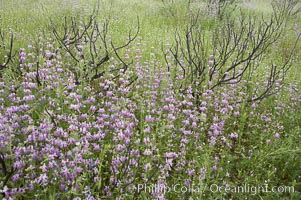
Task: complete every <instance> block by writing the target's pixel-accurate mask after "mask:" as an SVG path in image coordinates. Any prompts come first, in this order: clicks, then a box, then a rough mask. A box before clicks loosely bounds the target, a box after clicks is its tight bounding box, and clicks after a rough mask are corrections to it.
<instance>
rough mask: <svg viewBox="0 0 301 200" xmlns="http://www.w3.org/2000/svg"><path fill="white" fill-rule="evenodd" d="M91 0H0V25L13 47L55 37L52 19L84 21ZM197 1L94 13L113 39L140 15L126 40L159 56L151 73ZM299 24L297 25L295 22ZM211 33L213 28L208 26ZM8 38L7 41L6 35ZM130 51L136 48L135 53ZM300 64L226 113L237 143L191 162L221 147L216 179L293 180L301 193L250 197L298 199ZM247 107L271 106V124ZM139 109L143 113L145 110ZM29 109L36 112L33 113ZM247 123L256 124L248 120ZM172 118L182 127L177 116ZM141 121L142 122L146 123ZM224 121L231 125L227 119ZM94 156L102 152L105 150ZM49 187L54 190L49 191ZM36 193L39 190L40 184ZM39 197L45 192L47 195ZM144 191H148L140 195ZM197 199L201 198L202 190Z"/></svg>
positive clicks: (102, 7)
mask: <svg viewBox="0 0 301 200" xmlns="http://www.w3.org/2000/svg"><path fill="white" fill-rule="evenodd" d="M270 2H271V1H270V0H266V1H261V0H252V1H251V3H250V4H252V5H254V6H252V7H246V8H244V9H245V11H246V10H247V11H249V13H250V14H251V15H256V16H258V17H260V15H261V14H264V15H266V14H268V13H270V12H271V11H272V9H271V6H269V5H270ZM96 3H97V1H96V0H85V1H81V0H62V1H61V0H26V1H24V0H10V1H7V0H0V29H1V30H2V31H3V32H4V33H6V35H7V36H8V33H9V32H13V33H14V36H15V44H14V45H15V46H14V48H15V51H17V52H18V51H19V48H26V47H27V46H28V45H34V44H35V43H36V42H37V37H38V36H39V35H42V36H43V37H44V38H49V37H50V38H53V34H52V28H51V21H52V22H53V24H55V26H56V27H59V26H60V24H62V22H63V18H64V17H72V16H76V17H77V18H78V19H80V20H84V19H85V18H86V17H87V16H88V15H89V14H90V13H91V12H92V10H93V8H94V5H96ZM198 8H202V9H203V12H204V3H197V2H196V3H192V4H191V7H190V8H188V6H187V1H185V0H177V1H176V4H170V3H166V4H163V3H162V1H160V0H100V1H99V15H98V19H99V23H100V24H102V23H103V22H104V19H106V18H109V19H110V28H109V36H110V37H111V38H112V41H114V43H116V44H123V43H125V41H126V39H127V35H128V33H129V31H131V30H132V32H133V33H134V32H135V30H136V28H137V22H138V18H139V22H140V32H139V36H138V37H137V39H136V40H135V42H134V43H132V44H131V50H132V51H135V49H136V44H137V43H140V45H141V48H140V47H139V48H140V49H141V51H142V52H141V55H142V57H143V58H142V59H141V61H142V62H143V61H146V62H155V61H156V62H158V63H156V64H154V63H153V65H151V66H152V67H153V69H154V70H153V73H155V71H156V70H157V69H156V68H160V69H163V71H164V70H165V68H166V67H165V63H164V58H163V54H162V49H163V50H166V49H167V45H168V44H174V34H175V32H176V31H177V30H178V31H179V32H180V34H182V33H183V31H184V30H185V27H186V26H187V25H188V23H189V10H190V9H192V10H196V9H198ZM236 12H238V11H235V13H236ZM232 14H233V13H232ZM234 15H235V14H234ZM201 17H202V18H201V19H200V21H201V22H200V23H202V25H203V27H204V29H208V30H210V28H212V27H215V26H217V23H215V22H216V21H215V20H214V19H211V18H209V17H208V16H206V14H205V13H201ZM300 21H301V17H300V13H299V15H296V18H295V19H292V20H291V21H290V23H291V24H290V27H292V29H290V30H287V32H286V33H285V34H284V36H283V37H282V38H281V39H280V40H279V41H278V42H277V43H275V44H273V46H272V49H270V52H269V54H268V55H267V59H266V60H265V62H264V63H260V67H259V70H258V71H259V72H258V74H257V76H258V77H254V78H253V79H252V81H253V82H255V81H257V80H260V79H261V78H262V77H261V75H263V74H264V73H266V68H265V66H266V65H268V64H270V62H274V63H281V62H282V61H283V58H285V56H287V52H288V51H287V49H291V47H292V46H293V45H294V43H293V41H294V40H295V39H296V33H295V31H294V30H293V27H294V23H298V22H300ZM297 25H298V24H297ZM299 28H301V27H300V26H299ZM208 32H209V33H210V31H208ZM209 38H211V36H210V35H208V36H207V39H208V40H209ZM6 40H7V41H8V39H6ZM137 48H138V47H137ZM300 53H301V44H300V42H299V44H298V45H297V47H296V55H298V54H299V55H300ZM132 54H133V55H134V53H133V52H132ZM0 56H3V55H0ZM300 63H301V57H300V56H297V57H295V58H294V60H293V63H292V64H293V67H292V68H291V70H290V71H289V72H288V75H287V77H286V79H285V80H286V83H285V85H284V88H283V89H282V90H281V92H280V93H279V94H278V95H277V96H276V97H271V98H268V99H265V100H264V101H262V103H261V104H260V107H259V108H257V110H255V111H254V110H252V108H251V107H250V106H249V105H248V106H246V108H243V109H241V111H242V113H241V115H240V117H239V118H238V119H233V121H231V120H230V122H229V123H232V122H233V123H234V122H235V123H239V126H238V128H237V130H236V128H233V130H227V131H228V132H229V133H230V132H232V131H234V130H235V131H238V134H239V136H240V137H239V141H238V144H237V146H236V147H233V148H232V149H228V150H223V149H222V148H220V149H210V148H209V147H208V148H207V147H206V148H205V149H204V150H203V151H202V153H204V154H203V155H201V158H200V159H199V160H202V161H203V162H204V164H203V163H202V165H201V164H200V163H197V164H196V165H198V164H199V165H200V166H204V165H205V166H208V168H210V166H212V163H213V161H212V159H214V158H212V155H219V154H221V155H220V156H221V161H220V163H219V165H220V167H221V168H222V170H221V171H220V172H219V173H218V174H217V175H216V177H215V178H216V180H215V181H216V183H219V184H223V181H224V180H225V181H227V182H228V183H230V184H233V185H243V184H246V183H247V184H250V185H263V184H265V183H269V184H271V185H277V184H278V183H281V184H282V185H284V184H285V185H289V186H294V187H295V190H297V191H298V192H299V193H297V192H296V193H294V194H290V195H286V196H285V195H283V196H282V195H281V194H277V193H276V194H274V193H273V194H272V193H267V194H266V193H265V194H261V195H262V196H260V195H257V196H256V197H255V196H254V199H267V200H268V199H285V198H286V199H299V197H300V192H301V184H300V183H301V181H300V180H301V179H300V178H301V177H300V176H301V169H300V166H301V160H300V156H301V149H300V147H301V142H300V141H301V140H300V139H301V125H300V122H301V108H300V107H298V106H300V105H301V104H300V102H295V101H293V100H292V98H295V99H298V98H300V97H298V95H299V96H300V91H301V73H300V70H301V65H300ZM7 76H8V75H7ZM4 77H5V76H4ZM291 85H295V87H296V89H297V91H295V92H293V91H290V86H291ZM53 96H55V95H53ZM300 99H301V98H300ZM299 101H300V100H299ZM290 102H295V104H294V105H290ZM281 103H283V104H285V105H286V106H287V107H285V108H284V110H282V111H281V112H280V113H278V114H277V110H276V109H275V107H277V106H279V105H280V104H281ZM38 109H39V108H37V110H38ZM145 109H146V108H145ZM252 111H254V112H255V113H260V114H262V113H263V114H265V113H270V114H271V116H270V117H271V119H272V123H271V124H270V125H269V127H266V123H265V122H264V121H260V120H258V119H259V118H260V117H258V116H256V114H255V116H253V115H250V112H252ZM143 112H144V111H141V113H140V115H141V116H143ZM33 115H35V114H34V113H33ZM258 115H259V114H258ZM143 117H144V116H143ZM143 117H141V118H143ZM36 118H42V117H41V116H39V117H36ZM208 118H209V117H208ZM166 124H168V120H163V119H162V121H161V122H160V123H158V124H157V127H156V128H157V129H156V130H157V131H158V132H160V130H161V129H160V128H162V127H163V128H164V126H165V125H166ZM249 124H253V125H254V124H255V125H256V126H255V127H249ZM177 125H178V126H181V124H180V122H179V123H178V124H177ZM141 126H142V127H143V124H141ZM229 126H230V127H232V126H231V124H230V125H229ZM279 126H283V130H281V133H280V135H281V139H279V140H277V139H275V138H274V137H273V135H274V132H275V131H276V130H278V129H279V128H278V127H279ZM262 130H266V132H262ZM160 141H162V144H164V145H168V138H165V137H164V135H163V136H162V138H158V142H160ZM269 142H270V143H271V144H270V143H269ZM268 143H269V144H268ZM99 156H100V157H103V152H102V154H100V155H99ZM187 156H188V157H189V156H195V155H187ZM226 173H230V176H231V177H227V176H226ZM208 179H210V177H209V178H208ZM205 181H206V180H205ZM48 192H49V191H48ZM52 192H53V193H54V191H52ZM40 193H43V192H41V191H40ZM51 195H52V196H51V199H55V195H54V194H51ZM206 195H207V196H210V198H212V199H224V198H225V197H224V196H222V195H221V194H218V193H217V194H210V192H208V191H207V192H206ZM171 196H172V195H171ZM207 196H206V197H205V198H207ZM173 197H174V196H173ZM226 197H227V196H226ZM44 198H45V199H46V198H47V196H44ZM49 198H50V197H49ZM147 198H148V197H145V199H147ZM229 198H230V197H229ZM243 198H247V199H253V197H252V196H250V197H248V196H246V194H233V199H243ZM197 199H202V197H198V198H197Z"/></svg>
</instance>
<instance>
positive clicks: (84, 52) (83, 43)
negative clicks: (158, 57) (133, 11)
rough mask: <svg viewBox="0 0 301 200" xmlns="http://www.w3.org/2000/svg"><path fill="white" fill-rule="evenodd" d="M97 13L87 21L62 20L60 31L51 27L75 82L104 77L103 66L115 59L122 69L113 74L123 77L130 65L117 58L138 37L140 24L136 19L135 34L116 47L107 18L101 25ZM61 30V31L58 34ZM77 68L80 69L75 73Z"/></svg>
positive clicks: (129, 35) (66, 18)
mask: <svg viewBox="0 0 301 200" xmlns="http://www.w3.org/2000/svg"><path fill="white" fill-rule="evenodd" d="M97 13H98V11H97V9H96V10H94V12H93V13H92V14H91V15H90V16H89V18H88V19H86V20H82V21H81V20H79V19H77V18H75V17H70V18H68V17H65V18H64V21H63V23H62V25H61V27H60V28H58V27H57V26H56V25H54V24H53V25H52V31H53V34H54V36H55V38H56V40H57V41H58V42H59V44H60V48H61V49H63V50H65V52H66V53H67V54H68V55H69V56H70V57H71V59H72V60H73V66H75V67H72V68H70V70H72V71H73V72H74V74H75V77H76V79H77V81H76V84H79V83H80V81H79V79H80V78H82V79H85V80H87V81H91V80H94V79H97V78H99V77H101V76H103V74H104V73H105V69H104V64H105V63H106V62H108V61H109V60H110V57H111V56H113V55H114V56H115V58H116V59H118V60H119V61H120V62H121V63H122V67H121V68H119V69H118V70H116V69H115V71H122V72H123V73H124V72H125V71H126V70H127V69H128V67H129V63H126V62H125V61H124V60H123V59H122V58H121V56H120V55H119V50H121V49H124V48H126V47H127V46H129V45H130V43H132V42H133V41H134V40H135V38H136V37H137V36H138V33H139V29H140V23H139V18H138V20H137V21H138V22H137V23H138V25H137V31H136V32H135V33H134V34H132V32H131V31H130V32H129V33H128V38H127V42H126V43H125V44H123V45H120V46H116V45H115V44H114V42H113V41H112V40H111V39H110V37H109V34H108V32H109V25H110V18H108V19H105V20H104V22H103V23H100V22H99V20H98V19H97V17H98V14H97ZM60 30H61V31H60ZM78 68H80V69H78Z"/></svg>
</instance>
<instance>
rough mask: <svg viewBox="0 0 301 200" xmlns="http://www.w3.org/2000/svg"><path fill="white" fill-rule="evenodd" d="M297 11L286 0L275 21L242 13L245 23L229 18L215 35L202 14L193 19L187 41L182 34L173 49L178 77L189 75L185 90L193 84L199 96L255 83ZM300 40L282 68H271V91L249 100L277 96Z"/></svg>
mask: <svg viewBox="0 0 301 200" xmlns="http://www.w3.org/2000/svg"><path fill="white" fill-rule="evenodd" d="M294 10H295V4H294V3H293V2H292V1H289V0H285V1H281V2H274V3H273V13H272V14H271V16H270V17H269V18H266V17H264V16H262V17H260V18H258V17H254V16H247V15H245V14H243V12H241V13H240V16H239V17H238V18H239V20H236V19H233V17H231V16H230V15H226V16H225V18H224V19H223V20H221V21H220V23H219V25H218V26H215V28H214V29H213V30H210V32H209V33H210V34H208V32H205V31H204V30H203V27H202V26H201V25H200V23H199V18H200V13H197V14H195V15H192V16H191V21H190V24H189V25H188V26H187V28H186V30H185V35H184V37H183V36H181V34H180V33H179V32H177V33H176V35H175V44H174V45H173V46H172V47H171V48H170V49H169V52H170V54H171V56H172V58H173V59H172V60H173V62H174V65H175V66H176V67H175V69H176V70H177V69H179V71H177V73H182V75H183V76H184V77H185V78H184V80H183V82H182V84H181V85H180V88H181V89H183V91H184V90H186V88H187V85H191V84H192V85H193V86H194V95H200V94H201V93H202V90H203V89H204V87H203V86H204V85H207V86H208V87H207V89H211V90H214V89H216V88H217V87H221V86H223V85H226V84H238V83H242V80H245V81H248V80H251V79H252V77H253V76H254V73H255V72H256V70H257V68H258V65H257V64H256V63H259V62H261V61H263V59H265V58H266V56H267V55H268V52H269V51H271V46H272V44H274V43H275V42H276V41H278V39H279V38H280V36H282V34H283V33H284V31H285V30H286V29H287V23H288V20H289V18H290V17H291V16H292V15H293V13H294ZM299 40H300V34H298V36H297V38H296V40H295V42H294V45H293V46H292V47H291V49H290V50H288V51H289V53H288V56H286V57H285V58H283V60H282V64H281V65H279V63H278V65H276V64H275V63H273V62H272V63H271V64H270V65H269V67H268V68H267V69H266V70H269V71H270V73H269V77H268V78H267V80H266V81H265V82H266V86H265V88H264V89H263V90H261V92H260V93H258V94H256V97H254V96H253V97H252V98H250V99H248V100H247V101H256V100H262V99H264V98H265V97H268V96H270V95H272V94H274V93H275V92H277V91H275V83H276V80H277V81H278V82H282V81H283V80H284V78H285V75H286V72H287V71H288V70H289V69H290V68H291V66H292V63H291V61H292V58H293V56H294V53H295V48H296V45H297V43H298V41H299ZM210 54H211V55H210ZM208 55H210V56H208ZM165 56H166V57H167V56H168V54H166V55H165ZM166 61H167V64H168V66H172V65H171V64H170V62H171V61H170V59H166Z"/></svg>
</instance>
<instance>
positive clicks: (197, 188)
mask: <svg viewBox="0 0 301 200" xmlns="http://www.w3.org/2000/svg"><path fill="white" fill-rule="evenodd" d="M135 189H136V190H137V191H138V192H145V193H150V194H151V193H163V194H165V193H198V194H203V193H204V192H211V193H248V194H250V195H256V194H260V193H294V192H295V188H294V186H284V185H281V186H271V185H268V184H263V185H250V184H244V185H240V186H228V185H227V186H220V185H218V184H211V185H206V184H204V185H190V186H186V185H181V184H175V185H171V186H167V185H163V184H162V185H161V184H149V185H146V184H138V185H137V186H136V188H135Z"/></svg>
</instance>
